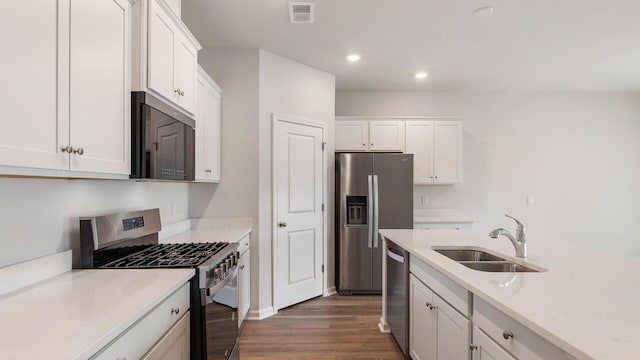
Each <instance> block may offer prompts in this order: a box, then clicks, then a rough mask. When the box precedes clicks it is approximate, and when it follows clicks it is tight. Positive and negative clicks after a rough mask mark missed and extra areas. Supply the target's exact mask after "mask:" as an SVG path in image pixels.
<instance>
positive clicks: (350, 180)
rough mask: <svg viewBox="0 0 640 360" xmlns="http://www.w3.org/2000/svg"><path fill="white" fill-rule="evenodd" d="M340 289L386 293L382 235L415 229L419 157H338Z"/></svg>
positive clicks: (337, 282)
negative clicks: (386, 231) (415, 159)
mask: <svg viewBox="0 0 640 360" xmlns="http://www.w3.org/2000/svg"><path fill="white" fill-rule="evenodd" d="M335 214H336V222H335V224H336V264H337V267H336V284H337V287H338V292H339V293H340V294H342V295H351V294H380V293H381V292H382V244H381V241H380V238H379V235H378V230H379V229H412V228H413V155H412V154H390V153H377V154H376V153H340V154H336V211H335Z"/></svg>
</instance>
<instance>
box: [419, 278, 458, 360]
mask: <svg viewBox="0 0 640 360" xmlns="http://www.w3.org/2000/svg"><path fill="white" fill-rule="evenodd" d="M409 296H410V300H409V318H410V320H409V323H410V324H409V353H410V355H411V358H412V359H413V360H435V359H436V343H435V339H436V331H437V330H436V325H437V324H436V314H437V313H436V311H434V310H435V308H434V309H432V307H434V306H435V305H434V304H433V302H434V300H433V298H434V294H433V292H432V291H431V290H429V288H428V287H426V286H425V285H424V284H423V283H422V282H421V281H420V280H418V279H417V278H416V277H415V276H414V275H413V274H411V275H410V280H409ZM452 359H453V358H452Z"/></svg>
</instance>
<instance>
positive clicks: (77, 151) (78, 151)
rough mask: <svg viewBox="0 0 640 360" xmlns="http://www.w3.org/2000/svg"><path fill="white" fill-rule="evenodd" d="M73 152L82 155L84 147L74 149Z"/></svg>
mask: <svg viewBox="0 0 640 360" xmlns="http://www.w3.org/2000/svg"><path fill="white" fill-rule="evenodd" d="M73 153H74V154H78V155H82V154H84V149H83V148H81V147H79V148H77V149H75V150H73Z"/></svg>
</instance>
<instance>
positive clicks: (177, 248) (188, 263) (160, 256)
mask: <svg viewBox="0 0 640 360" xmlns="http://www.w3.org/2000/svg"><path fill="white" fill-rule="evenodd" d="M227 245H229V244H228V243H196V244H192V243H189V244H156V245H151V246H147V247H144V249H142V250H140V248H139V247H131V248H132V249H131V250H132V251H135V252H134V253H131V254H130V255H127V256H123V257H120V258H118V259H117V260H115V261H112V262H109V263H107V264H105V265H103V266H102V267H103V268H159V267H183V268H184V267H196V266H199V265H201V264H202V263H204V262H206V261H207V260H209V259H210V258H211V257H212V256H214V255H215V254H217V253H218V252H220V251H221V250H222V249H224V248H225V247H226V246H227ZM119 250H120V251H125V252H126V249H124V248H121V249H119Z"/></svg>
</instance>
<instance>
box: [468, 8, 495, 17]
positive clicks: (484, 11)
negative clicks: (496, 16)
mask: <svg viewBox="0 0 640 360" xmlns="http://www.w3.org/2000/svg"><path fill="white" fill-rule="evenodd" d="M493 10H494V8H492V7H491V6H484V7H481V8H477V9H475V10H473V15H474V16H477V17H483V16H489V15H491V14H493Z"/></svg>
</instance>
